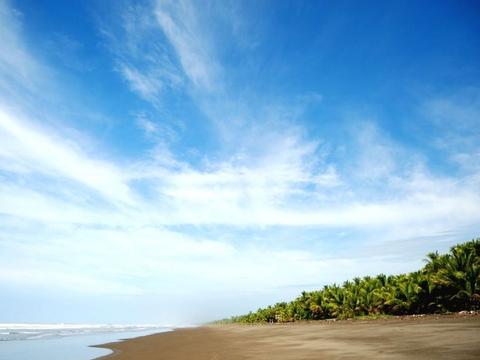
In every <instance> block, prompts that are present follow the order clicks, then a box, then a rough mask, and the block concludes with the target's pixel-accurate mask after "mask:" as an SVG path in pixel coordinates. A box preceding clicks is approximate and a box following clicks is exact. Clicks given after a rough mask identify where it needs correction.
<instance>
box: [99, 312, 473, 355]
mask: <svg viewBox="0 0 480 360" xmlns="http://www.w3.org/2000/svg"><path fill="white" fill-rule="evenodd" d="M479 339H480V316H478V315H466V316H459V315H443V316H417V317H411V316H410V317H404V318H394V319H383V320H344V321H318V322H304V323H291V324H272V325H210V326H202V327H198V328H187V329H177V330H175V331H173V332H168V333H162V334H155V335H149V336H144V337H139V338H135V339H131V340H127V341H124V342H120V343H111V344H104V345H99V347H105V348H108V349H111V350H113V351H114V353H113V354H111V355H108V356H106V357H102V358H101V359H112V360H125V359H137V360H161V359H168V360H187V359H188V360H191V359H195V360H221V359H229V360H241V359H259V360H260V359H279V360H298V359H379V358H381V359H479V358H480V341H479Z"/></svg>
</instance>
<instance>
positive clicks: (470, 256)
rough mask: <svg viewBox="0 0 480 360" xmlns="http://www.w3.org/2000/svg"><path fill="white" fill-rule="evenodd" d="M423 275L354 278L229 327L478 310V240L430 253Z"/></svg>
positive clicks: (242, 318) (243, 318) (240, 319)
mask: <svg viewBox="0 0 480 360" xmlns="http://www.w3.org/2000/svg"><path fill="white" fill-rule="evenodd" d="M425 261H426V265H425V266H424V267H423V268H422V269H421V270H419V271H416V272H412V273H409V274H402V275H391V276H386V275H383V274H381V275H378V276H375V277H370V276H366V277H364V278H362V279H361V278H354V279H353V281H346V282H345V283H343V285H342V286H339V285H336V284H334V285H330V286H325V287H324V288H323V289H322V290H319V291H312V292H302V294H301V296H299V297H298V298H296V299H295V300H293V301H291V302H289V303H286V302H281V303H278V304H275V305H273V306H268V307H267V308H264V309H259V310H257V311H256V312H250V313H249V314H246V315H241V316H234V317H232V318H231V319H229V320H224V321H227V322H239V323H256V322H291V321H296V320H320V319H329V318H339V319H345V318H352V317H356V316H372V315H373V316H377V315H407V314H425V313H443V312H449V311H460V310H476V309H479V306H480V238H479V239H476V240H472V241H469V242H466V243H464V244H459V245H456V246H454V247H452V248H451V249H450V252H449V253H447V254H444V255H440V254H438V252H434V253H430V254H428V255H427V258H426V259H425Z"/></svg>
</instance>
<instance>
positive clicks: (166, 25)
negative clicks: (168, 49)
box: [155, 1, 218, 90]
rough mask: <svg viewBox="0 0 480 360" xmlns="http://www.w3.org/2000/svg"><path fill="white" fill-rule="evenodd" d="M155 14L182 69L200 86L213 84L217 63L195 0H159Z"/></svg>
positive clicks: (203, 87)
mask: <svg viewBox="0 0 480 360" xmlns="http://www.w3.org/2000/svg"><path fill="white" fill-rule="evenodd" d="M155 14H156V18H157V20H158V23H159V25H160V26H161V28H162V30H163V32H164V33H165V36H166V37H167V38H168V40H169V41H170V43H171V44H172V46H173V47H174V49H175V52H176V54H177V56H178V58H179V61H180V63H181V65H182V68H183V71H184V72H185V74H186V75H187V76H188V78H189V79H190V80H191V81H192V83H193V84H194V85H195V86H196V87H199V88H201V89H202V90H211V89H212V88H213V87H214V86H215V77H216V76H217V75H216V72H217V71H218V68H217V67H218V65H217V64H216V61H215V59H214V58H213V57H212V55H211V54H210V52H211V51H212V49H211V45H210V43H209V41H208V40H207V39H208V38H207V36H206V34H205V30H204V28H203V27H202V26H201V25H202V23H201V22H200V21H201V19H199V18H198V17H197V15H198V10H197V9H196V8H195V3H193V2H188V1H158V2H157V6H156V11H155Z"/></svg>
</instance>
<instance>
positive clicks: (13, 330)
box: [0, 324, 171, 360]
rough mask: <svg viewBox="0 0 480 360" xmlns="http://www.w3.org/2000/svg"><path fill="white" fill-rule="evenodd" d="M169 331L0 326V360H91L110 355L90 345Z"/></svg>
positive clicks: (159, 328)
mask: <svg viewBox="0 0 480 360" xmlns="http://www.w3.org/2000/svg"><path fill="white" fill-rule="evenodd" d="M170 330H171V328H169V327H165V326H157V325H78V324H75V325H72V324H0V360H91V359H95V358H97V357H100V356H104V355H108V354H110V353H111V351H110V350H108V349H100V348H94V347H90V345H98V344H104V343H109V342H114V341H119V340H123V339H130V338H134V337H138V336H144V335H150V334H155V333H159V332H165V331H170Z"/></svg>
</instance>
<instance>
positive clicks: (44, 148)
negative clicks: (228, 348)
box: [0, 0, 480, 324]
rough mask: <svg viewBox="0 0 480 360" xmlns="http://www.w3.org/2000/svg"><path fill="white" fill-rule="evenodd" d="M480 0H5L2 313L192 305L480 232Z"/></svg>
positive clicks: (193, 309)
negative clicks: (426, 0) (425, 0)
mask: <svg viewBox="0 0 480 360" xmlns="http://www.w3.org/2000/svg"><path fill="white" fill-rule="evenodd" d="M479 64H480V6H479V4H478V2H476V1H461V0H455V1H445V0H443V1H437V2H435V5H434V6H433V4H432V3H431V2H418V1H388V2H385V1H362V2H358V1H297V0H296V1H292V2H290V1H285V0H279V1H240V0H239V1H228V0H226V1H223V0H222V1H191V2H190V1H182V0H179V1H154V0H152V1H127V0H120V1H113V0H112V1H93V0H90V1H76V2H73V1H42V2H38V1H28V0H17V1H14V0H11V1H8V0H0V289H1V294H2V295H1V297H0V307H1V308H2V312H1V314H0V322H80V323H105V322H108V323H157V324H192V323H199V322H203V321H208V320H213V319H218V318H223V317H227V316H231V315H236V314H241V313H245V312H248V311H250V310H256V309H257V308H258V307H260V306H265V305H268V304H271V303H274V302H277V301H289V300H292V299H293V298H295V297H296V296H297V295H298V294H299V293H300V292H301V291H303V290H313V289H317V288H320V287H322V286H323V285H326V284H332V283H334V282H337V283H341V282H343V281H345V280H348V279H350V278H352V277H355V276H364V275H376V274H379V273H387V274H395V273H402V272H409V271H414V270H416V269H418V268H419V267H421V266H422V264H424V262H423V259H424V258H425V255H426V254H427V253H428V252H431V251H434V250H439V251H441V252H442V251H447V250H448V248H449V247H450V246H452V245H454V244H456V243H459V242H464V241H467V240H470V239H472V238H475V237H479V236H480V232H479V231H480V226H479V225H480V67H479Z"/></svg>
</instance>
